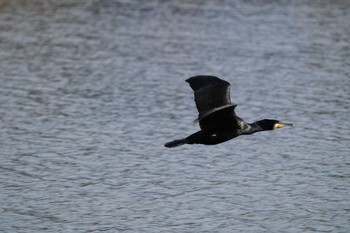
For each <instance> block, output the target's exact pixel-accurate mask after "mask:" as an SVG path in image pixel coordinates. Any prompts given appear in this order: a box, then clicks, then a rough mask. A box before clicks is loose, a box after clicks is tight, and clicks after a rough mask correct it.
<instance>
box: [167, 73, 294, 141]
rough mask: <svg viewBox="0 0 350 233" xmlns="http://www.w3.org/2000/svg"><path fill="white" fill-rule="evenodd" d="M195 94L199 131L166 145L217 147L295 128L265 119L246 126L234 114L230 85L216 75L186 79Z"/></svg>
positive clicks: (234, 105) (234, 106) (245, 123)
mask: <svg viewBox="0 0 350 233" xmlns="http://www.w3.org/2000/svg"><path fill="white" fill-rule="evenodd" d="M186 82H188V83H189V84H190V87H191V88H192V90H193V91H194V100H195V103H196V107H197V110H198V113H199V114H198V119H197V120H198V122H199V126H200V128H201V130H200V131H198V132H196V133H194V134H192V135H190V136H188V137H186V138H182V139H178V140H174V141H171V142H168V143H166V144H165V147H176V146H180V145H183V144H204V145H215V144H219V143H222V142H226V141H228V140H230V139H232V138H235V137H238V136H240V135H248V134H253V133H256V132H259V131H265V130H273V129H278V128H282V127H284V126H293V124H290V123H284V122H281V121H278V120H271V119H264V120H260V121H256V122H254V123H250V124H249V123H247V122H245V121H244V120H243V119H241V118H240V117H238V116H237V115H236V113H235V108H236V106H237V105H236V104H234V103H232V102H231V99H230V86H231V85H230V83H229V82H227V81H225V80H222V79H219V78H218V77H215V76H208V75H200V76H194V77H191V78H189V79H187V80H186Z"/></svg>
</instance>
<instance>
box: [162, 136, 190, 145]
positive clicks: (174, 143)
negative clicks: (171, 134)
mask: <svg viewBox="0 0 350 233" xmlns="http://www.w3.org/2000/svg"><path fill="white" fill-rule="evenodd" d="M186 143H187V139H186V138H183V139H178V140H174V141H171V142H167V143H165V145H164V146H165V147H176V146H181V145H183V144H186Z"/></svg>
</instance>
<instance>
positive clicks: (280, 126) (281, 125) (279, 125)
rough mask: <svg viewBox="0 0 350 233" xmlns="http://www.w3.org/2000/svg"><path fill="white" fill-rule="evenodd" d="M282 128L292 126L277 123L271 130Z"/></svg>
mask: <svg viewBox="0 0 350 233" xmlns="http://www.w3.org/2000/svg"><path fill="white" fill-rule="evenodd" d="M284 126H293V124H291V123H284V122H278V123H276V124H275V125H274V126H273V129H279V128H282V127H284Z"/></svg>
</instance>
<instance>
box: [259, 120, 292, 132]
mask: <svg viewBox="0 0 350 233" xmlns="http://www.w3.org/2000/svg"><path fill="white" fill-rule="evenodd" d="M256 123H257V124H258V125H259V126H260V127H261V128H262V129H263V130H273V129H279V128H282V127H284V126H293V124H291V123H285V122H281V121H278V120H271V119H264V120H261V121H257V122H256Z"/></svg>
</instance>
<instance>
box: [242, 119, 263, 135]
mask: <svg viewBox="0 0 350 233" xmlns="http://www.w3.org/2000/svg"><path fill="white" fill-rule="evenodd" d="M247 126H248V128H247V129H246V130H245V132H244V134H253V133H256V132H259V131H263V128H262V127H261V126H260V125H259V124H258V123H257V122H254V123H251V124H247Z"/></svg>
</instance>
